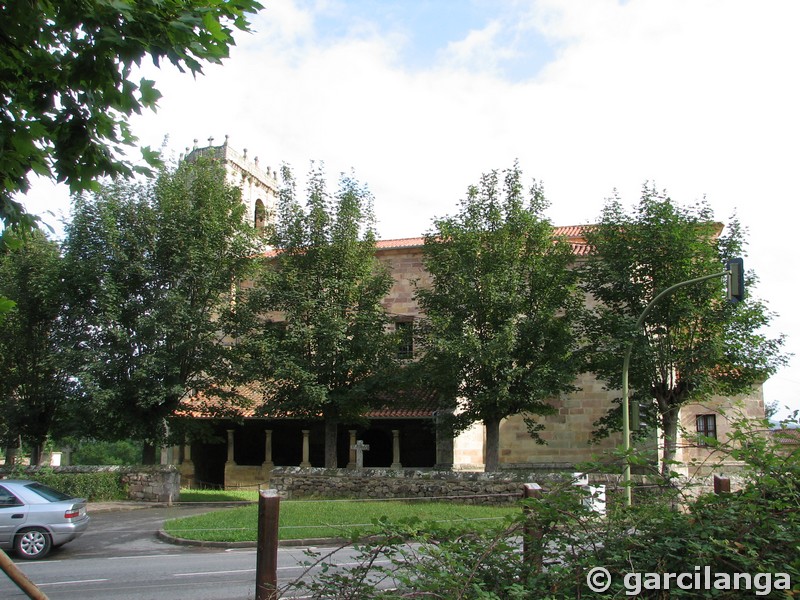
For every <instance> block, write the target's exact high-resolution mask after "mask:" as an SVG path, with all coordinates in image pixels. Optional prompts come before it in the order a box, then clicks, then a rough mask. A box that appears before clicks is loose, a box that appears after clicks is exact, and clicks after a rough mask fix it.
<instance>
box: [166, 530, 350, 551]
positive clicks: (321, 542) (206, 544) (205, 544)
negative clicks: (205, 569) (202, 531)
mask: <svg viewBox="0 0 800 600" xmlns="http://www.w3.org/2000/svg"><path fill="white" fill-rule="evenodd" d="M156 537H158V538H159V539H160V540H162V541H164V542H167V543H169V544H175V545H176V546H197V547H201V548H256V547H257V546H258V544H257V542H212V541H209V540H187V539H186V538H180V537H176V536H174V535H171V534H169V533H167V532H166V531H164V530H163V529H159V530H158V532H156ZM349 543H350V541H349V540H346V539H344V538H307V539H302V540H280V541H279V542H278V545H279V546H284V547H290V548H291V547H298V546H342V545H345V544H349Z"/></svg>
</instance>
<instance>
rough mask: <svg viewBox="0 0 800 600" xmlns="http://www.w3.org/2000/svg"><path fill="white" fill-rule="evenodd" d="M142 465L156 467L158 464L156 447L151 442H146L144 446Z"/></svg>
mask: <svg viewBox="0 0 800 600" xmlns="http://www.w3.org/2000/svg"><path fill="white" fill-rule="evenodd" d="M142 464H143V465H154V464H156V446H155V444H152V443H150V442H145V443H144V444H143V445H142Z"/></svg>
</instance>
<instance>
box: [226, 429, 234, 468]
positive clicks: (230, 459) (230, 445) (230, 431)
mask: <svg viewBox="0 0 800 600" xmlns="http://www.w3.org/2000/svg"><path fill="white" fill-rule="evenodd" d="M227 464H229V465H235V464H236V461H235V460H233V429H228V463H227Z"/></svg>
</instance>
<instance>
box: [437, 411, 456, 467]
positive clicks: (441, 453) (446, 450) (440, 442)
mask: <svg viewBox="0 0 800 600" xmlns="http://www.w3.org/2000/svg"><path fill="white" fill-rule="evenodd" d="M440 418H441V417H439V416H438V415H437V416H436V417H434V419H435V420H436V465H435V466H434V468H435V469H437V470H438V471H452V470H453V435H452V434H451V433H448V432H446V431H444V428H443V427H441V426H440Z"/></svg>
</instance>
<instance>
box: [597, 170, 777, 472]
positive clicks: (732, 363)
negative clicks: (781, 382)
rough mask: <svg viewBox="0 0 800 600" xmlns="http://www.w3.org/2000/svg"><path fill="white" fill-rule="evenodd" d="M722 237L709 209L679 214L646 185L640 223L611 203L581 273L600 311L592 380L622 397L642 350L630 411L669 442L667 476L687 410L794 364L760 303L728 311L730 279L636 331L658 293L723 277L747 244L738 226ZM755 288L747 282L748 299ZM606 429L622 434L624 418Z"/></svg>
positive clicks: (682, 297) (674, 303)
mask: <svg viewBox="0 0 800 600" xmlns="http://www.w3.org/2000/svg"><path fill="white" fill-rule="evenodd" d="M721 230H722V225H721V224H720V223H718V222H716V221H715V219H714V215H713V211H712V210H711V209H710V208H709V206H708V204H707V203H706V202H705V201H703V202H700V203H698V204H696V205H695V206H692V207H680V206H678V205H676V204H675V203H674V202H673V201H672V200H671V199H670V198H669V197H668V196H667V195H666V194H665V193H661V192H659V191H657V190H656V189H655V188H654V187H649V186H647V185H646V186H645V187H644V188H643V190H642V196H641V199H640V201H639V204H638V205H637V206H636V207H634V209H633V211H632V213H628V212H626V210H625V208H624V207H623V205H622V202H621V201H620V199H619V198H613V199H611V200H609V201H608V202H607V203H606V205H605V207H604V209H603V212H602V215H601V218H600V220H599V223H598V224H597V225H596V226H594V227H591V228H587V230H586V239H587V242H588V243H589V245H590V246H591V248H592V252H591V255H590V256H589V258H588V259H587V262H586V264H585V266H584V268H583V272H582V278H583V285H584V287H585V289H586V291H587V292H589V293H590V294H591V295H592V296H593V297H594V298H595V299H596V300H597V301H598V302H597V304H596V306H595V308H594V310H593V312H592V313H591V315H590V316H589V318H588V319H587V320H586V334H585V335H586V338H587V340H588V341H589V344H590V370H591V371H592V372H594V373H596V374H597V375H598V376H599V377H600V378H601V379H603V380H605V381H606V382H607V383H608V385H609V386H610V387H611V388H614V389H619V388H620V387H621V376H622V357H623V355H624V352H625V348H626V347H627V345H628V344H629V343H630V342H631V341H633V342H634V346H633V353H632V359H631V366H630V370H629V381H630V388H631V394H630V397H631V404H632V405H634V404H635V405H637V406H640V407H641V411H642V420H643V423H645V424H648V425H650V426H652V427H655V426H660V427H661V429H662V431H663V432H664V436H665V448H664V455H663V458H664V459H665V465H666V467H667V468H668V462H669V461H670V460H672V458H673V456H674V451H675V439H676V433H677V425H678V411H679V409H680V407H681V406H683V405H684V404H687V403H689V402H702V401H703V400H707V399H708V398H710V397H711V396H714V395H726V396H733V395H737V394H741V393H747V392H749V391H750V390H751V388H752V386H753V385H755V384H759V383H762V382H763V381H764V380H766V378H767V377H769V375H771V374H772V373H773V372H774V371H775V370H776V369H777V368H778V367H779V366H780V365H782V364H784V362H785V360H786V357H785V356H784V355H782V353H781V347H782V345H783V336H780V337H778V338H775V339H770V338H768V337H767V336H766V335H764V333H763V328H764V327H765V326H766V325H768V324H769V322H770V320H771V318H772V316H773V315H772V314H771V313H770V312H769V311H768V310H767V308H766V306H765V305H764V303H763V302H761V301H759V300H758V299H757V298H755V297H754V296H753V294H752V293H748V295H747V298H746V299H745V301H744V302H740V303H737V304H731V303H728V302H726V301H725V278H724V277H723V276H722V275H720V277H719V278H712V279H710V280H707V281H703V282H699V283H694V284H691V285H688V286H685V287H682V288H679V289H678V290H676V291H674V292H673V293H671V294H669V295H667V296H665V297H663V298H662V299H660V300H659V302H658V303H657V304H655V305H654V306H653V308H652V310H651V311H650V312H649V313H648V315H647V318H646V319H645V321H644V323H643V327H642V329H641V331H635V330H634V326H635V323H636V321H637V319H638V318H639V316H640V315H641V314H642V312H643V311H644V310H645V308H646V307H647V305H648V304H649V303H650V302H651V301H652V300H653V299H654V298H655V297H656V296H657V295H658V294H659V293H660V292H662V291H663V290H666V289H667V288H669V287H671V286H673V285H675V284H677V283H681V282H684V281H689V280H692V279H695V278H698V277H703V276H705V275H712V274H714V273H720V274H721V273H722V272H723V271H724V270H725V261H726V260H727V259H730V258H734V257H737V256H741V254H742V252H743V249H744V243H745V241H744V232H743V230H742V227H741V226H740V224H739V222H738V221H737V220H736V219H735V218H734V219H732V220H731V222H730V224H729V225H728V227H726V228H725V229H724V231H722V233H721ZM755 281H756V280H755V276H754V275H753V274H752V273H748V274H747V287H748V289H752V286H753V284H754V283H755ZM601 425H602V427H603V428H604V430H608V429H618V428H619V411H618V410H617V411H615V412H614V414H610V415H609V417H608V418H607V419H606V420H605V421H604V422H603V423H602V424H601Z"/></svg>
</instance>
